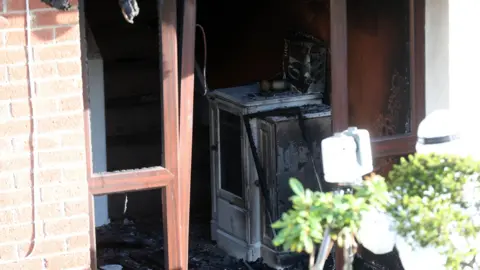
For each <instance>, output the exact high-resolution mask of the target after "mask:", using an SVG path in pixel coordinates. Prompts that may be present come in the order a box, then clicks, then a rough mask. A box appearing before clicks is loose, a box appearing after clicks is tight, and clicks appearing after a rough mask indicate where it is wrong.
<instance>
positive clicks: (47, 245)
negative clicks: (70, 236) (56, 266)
mask: <svg viewBox="0 0 480 270" xmlns="http://www.w3.org/2000/svg"><path fill="white" fill-rule="evenodd" d="M30 246H31V243H24V244H21V245H19V246H18V256H19V257H20V258H24V257H25V256H26V255H27V253H28V252H29V250H30ZM65 250H66V248H65V239H62V238H61V239H48V240H40V241H36V242H35V251H34V252H33V253H32V256H33V257H36V256H44V255H50V254H52V253H60V252H64V251H65ZM49 269H50V268H49Z"/></svg>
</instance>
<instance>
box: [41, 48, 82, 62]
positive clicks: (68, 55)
mask: <svg viewBox="0 0 480 270" xmlns="http://www.w3.org/2000/svg"><path fill="white" fill-rule="evenodd" d="M33 56H34V59H35V60H36V61H38V60H40V61H45V60H56V59H72V58H80V44H65V45H45V46H43V45H39V46H34V48H33Z"/></svg>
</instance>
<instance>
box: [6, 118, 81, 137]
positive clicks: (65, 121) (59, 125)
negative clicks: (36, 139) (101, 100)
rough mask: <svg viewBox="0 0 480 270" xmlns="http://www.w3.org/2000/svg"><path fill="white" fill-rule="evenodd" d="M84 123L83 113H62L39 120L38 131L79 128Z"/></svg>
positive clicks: (47, 131) (46, 131)
mask: <svg viewBox="0 0 480 270" xmlns="http://www.w3.org/2000/svg"><path fill="white" fill-rule="evenodd" d="M83 124H84V123H83V114H81V113H79V114H72V115H61V116H56V117H51V118H46V119H40V120H38V131H39V132H41V133H49V132H54V131H63V130H79V129H81V128H82V127H83ZM0 128H1V125H0ZM0 132H1V129H0ZM0 134H1V133H0Z"/></svg>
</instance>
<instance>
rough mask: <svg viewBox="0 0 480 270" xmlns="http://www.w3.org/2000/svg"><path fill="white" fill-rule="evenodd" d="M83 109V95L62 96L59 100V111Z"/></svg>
mask: <svg viewBox="0 0 480 270" xmlns="http://www.w3.org/2000/svg"><path fill="white" fill-rule="evenodd" d="M79 110H83V96H81V95H78V96H75V97H68V98H63V99H61V100H60V111H62V112H69V111H79Z"/></svg>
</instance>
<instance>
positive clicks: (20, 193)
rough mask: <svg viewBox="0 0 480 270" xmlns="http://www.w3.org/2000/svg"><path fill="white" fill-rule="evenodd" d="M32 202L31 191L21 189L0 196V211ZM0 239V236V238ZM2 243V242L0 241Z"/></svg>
mask: <svg viewBox="0 0 480 270" xmlns="http://www.w3.org/2000/svg"><path fill="white" fill-rule="evenodd" d="M29 202H32V190H31V189H22V190H15V191H9V192H4V193H1V194H0V209H1V208H4V207H12V206H15V205H21V204H26V203H27V204H28V203H29ZM0 237H1V236H0ZM0 243H2V241H0Z"/></svg>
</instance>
